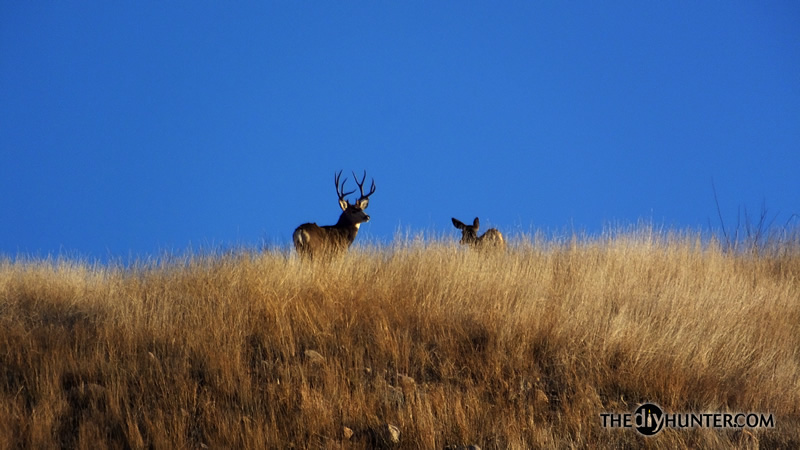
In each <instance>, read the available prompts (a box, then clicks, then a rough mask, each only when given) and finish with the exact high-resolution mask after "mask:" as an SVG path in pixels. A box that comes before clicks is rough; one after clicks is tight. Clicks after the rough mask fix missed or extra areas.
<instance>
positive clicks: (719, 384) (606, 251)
mask: <svg viewBox="0 0 800 450" xmlns="http://www.w3.org/2000/svg"><path fill="white" fill-rule="evenodd" d="M648 401H649V402H655V403H657V404H659V405H660V406H661V407H662V408H663V409H665V410H667V411H672V412H710V411H714V412H726V411H733V412H737V411H738V412H763V413H772V414H774V417H775V428H774V429H748V430H744V431H742V430H735V429H728V430H718V429H708V428H701V429H692V430H673V429H667V430H664V431H663V432H661V433H660V434H658V435H657V436H655V437H652V438H645V437H642V436H640V435H639V434H638V433H637V432H636V431H634V430H619V429H617V430H609V429H605V428H603V427H602V424H601V420H600V414H601V413H606V412H631V411H632V410H633V409H635V408H636V406H637V405H638V404H640V403H642V402H648ZM388 425H392V426H394V427H396V429H397V430H399V431H400V433H401V434H400V442H399V444H395V445H397V446H399V447H402V448H445V447H449V448H457V447H459V446H464V445H469V444H475V445H479V446H480V447H481V448H483V449H488V448H536V447H547V448H550V447H562V448H569V447H595V446H598V445H600V444H604V445H602V446H605V444H612V445H616V446H641V445H646V446H648V447H652V448H674V447H709V446H713V447H719V446H723V445H724V446H731V445H736V446H741V447H745V448H757V447H764V448H772V447H794V448H796V447H798V446H800V245H797V243H786V244H784V245H777V246H775V248H774V249H772V250H771V251H769V252H762V253H761V254H756V253H747V254H744V253H740V254H731V253H726V252H723V251H721V250H719V249H718V248H717V247H716V246H714V245H707V244H702V243H701V242H700V240H699V239H697V238H695V237H693V236H686V235H672V236H667V235H658V236H652V235H651V234H650V233H648V232H646V231H645V232H635V233H631V234H622V235H619V236H615V237H613V238H612V237H609V238H597V239H588V240H582V241H571V242H554V241H547V240H544V241H541V242H535V243H531V242H530V241H528V240H525V239H522V240H518V241H516V242H512V245H511V246H510V247H509V249H508V250H507V251H505V252H501V253H490V254H478V253H474V252H469V251H467V250H465V249H462V248H458V247H456V246H455V245H453V244H451V243H446V242H437V241H434V242H427V243H425V242H419V243H414V242H404V243H398V244H396V245H394V246H392V247H386V248H384V247H379V248H354V249H353V251H351V252H350V253H349V254H348V255H347V256H345V257H342V258H341V259H339V260H336V261H333V262H331V263H314V264H304V263H302V262H301V261H299V260H298V259H297V258H296V257H295V256H294V255H286V254H282V253H280V252H265V253H251V252H241V253H238V254H230V255H210V256H187V257H185V258H172V259H170V260H169V261H166V262H161V263H157V264H150V265H140V266H139V267H136V268H129V269H121V268H109V267H94V266H90V265H86V264H82V263H80V262H74V261H38V260H37V261H28V262H19V261H18V262H10V261H7V260H6V261H5V262H0V447H2V448H16V447H30V448H58V447H68V448H91V449H97V448H102V447H105V446H108V447H112V448H134V449H138V448H158V449H160V448H291V447H295V448H371V447H388V446H391V445H392V444H391V443H389V442H388V441H387V439H388V436H387V435H388ZM351 434H352V435H351Z"/></svg>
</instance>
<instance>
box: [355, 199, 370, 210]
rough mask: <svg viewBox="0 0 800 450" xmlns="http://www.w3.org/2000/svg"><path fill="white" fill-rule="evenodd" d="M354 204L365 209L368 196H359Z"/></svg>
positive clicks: (367, 204)
mask: <svg viewBox="0 0 800 450" xmlns="http://www.w3.org/2000/svg"><path fill="white" fill-rule="evenodd" d="M356 205H358V207H359V208H360V209H367V206H369V199H368V198H360V199H358V202H356Z"/></svg>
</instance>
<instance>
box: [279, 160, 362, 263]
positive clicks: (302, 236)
mask: <svg viewBox="0 0 800 450" xmlns="http://www.w3.org/2000/svg"><path fill="white" fill-rule="evenodd" d="M341 176H342V171H341V170H340V171H339V173H338V174H336V175H335V176H334V180H333V181H334V185H335V187H336V195H338V196H339V207H341V208H342V215H340V216H339V221H338V222H336V225H325V226H322V227H321V226H319V225H317V224H316V223H304V224H302V225H300V226H299V227H297V229H295V230H294V234H293V235H292V241H294V248H295V249H296V250H297V253H298V254H299V255H301V256H307V257H313V256H314V255H315V254H323V253H328V254H334V253H339V252H341V251H344V250H347V249H348V248H349V247H350V245H351V244H352V243H353V241H354V240H355V238H356V234H358V228H359V227H360V226H361V224H362V223H364V222H369V216H368V215H367V214H366V213H365V212H364V210H365V209H367V206H369V196H370V195H372V194H374V193H375V180H374V179H373V180H372V186H371V187H370V189H369V192H368V193H367V194H364V180H366V179H367V171H366V170H365V171H364V177H363V178H361V182H359V181H358V177H356V174H355V172H354V173H353V178H354V179H355V181H356V184H357V185H358V190H359V191H360V192H361V197H360V198H359V199H358V201H356V202H355V204H353V203H350V202H348V201H347V200H345V197H347V196H348V195H350V194H352V193H353V192H355V190H352V191H350V192H344V184H345V183H346V182H347V178H345V179H344V181H342V183H341V185H340V184H339V179H340V178H341Z"/></svg>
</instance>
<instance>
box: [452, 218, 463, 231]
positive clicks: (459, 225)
mask: <svg viewBox="0 0 800 450" xmlns="http://www.w3.org/2000/svg"><path fill="white" fill-rule="evenodd" d="M450 220H452V221H453V226H454V227H456V228H458V229H459V230H463V229H464V228H465V227H466V225H464V224H463V223H462V222H461V221H460V220H458V219H456V218H455V217H453V218H451V219H450Z"/></svg>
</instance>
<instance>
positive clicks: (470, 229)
mask: <svg viewBox="0 0 800 450" xmlns="http://www.w3.org/2000/svg"><path fill="white" fill-rule="evenodd" d="M452 220H453V225H454V226H455V227H456V228H458V229H459V230H461V241H460V242H461V244H476V243H478V228H480V226H481V223H480V222H479V221H478V218H477V217H476V218H475V220H474V221H472V225H467V224H465V223H463V222H461V221H460V220H458V219H456V218H455V217H453V218H452Z"/></svg>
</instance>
